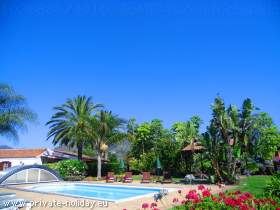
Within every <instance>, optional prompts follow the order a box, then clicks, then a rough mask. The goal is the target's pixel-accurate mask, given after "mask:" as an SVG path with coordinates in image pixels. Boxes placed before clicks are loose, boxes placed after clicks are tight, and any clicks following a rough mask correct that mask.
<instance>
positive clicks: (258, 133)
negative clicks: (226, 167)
mask: <svg viewBox="0 0 280 210" xmlns="http://www.w3.org/2000/svg"><path fill="white" fill-rule="evenodd" d="M254 118H255V119H254V121H255V123H254V126H253V129H252V132H251V144H250V148H249V152H250V157H251V158H254V159H256V158H258V157H259V158H261V159H262V160H271V159H273V158H274V155H275V152H276V151H277V150H278V148H280V132H279V130H278V128H277V126H276V125H275V124H274V122H273V120H272V118H271V117H270V116H269V115H268V114H267V113H265V112H261V113H259V114H257V115H255V116H254Z"/></svg>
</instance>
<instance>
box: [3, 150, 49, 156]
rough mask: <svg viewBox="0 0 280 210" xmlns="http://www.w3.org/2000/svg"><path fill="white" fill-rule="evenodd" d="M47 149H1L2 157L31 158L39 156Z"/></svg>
mask: <svg viewBox="0 0 280 210" xmlns="http://www.w3.org/2000/svg"><path fill="white" fill-rule="evenodd" d="M46 150H47V149H45V148H41V149H0V158H29V157H37V156H39V155H41V154H42V153H43V152H45V151H46Z"/></svg>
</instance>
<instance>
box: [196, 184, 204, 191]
mask: <svg viewBox="0 0 280 210" xmlns="http://www.w3.org/2000/svg"><path fill="white" fill-rule="evenodd" d="M197 189H198V190H201V191H202V190H204V189H205V187H204V185H198V187H197Z"/></svg>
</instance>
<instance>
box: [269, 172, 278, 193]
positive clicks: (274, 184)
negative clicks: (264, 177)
mask: <svg viewBox="0 0 280 210" xmlns="http://www.w3.org/2000/svg"><path fill="white" fill-rule="evenodd" d="M266 194H267V195H269V196H271V197H277V198H280V172H278V173H276V174H274V175H273V176H272V177H271V180H270V182H269V183H268V184H267V187H266Z"/></svg>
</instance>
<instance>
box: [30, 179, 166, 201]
mask: <svg viewBox="0 0 280 210" xmlns="http://www.w3.org/2000/svg"><path fill="white" fill-rule="evenodd" d="M29 189H31V190H33V191H38V192H46V193H55V194H60V195H69V196H74V197H80V198H90V199H97V200H107V201H121V200H127V199H130V198H137V197H142V196H145V195H151V196H153V195H154V194H156V193H158V192H160V190H161V189H160V188H149V187H136V186H119V185H100V184H76V183H75V184H74V183H73V184H72V183H70V184H57V185H38V186H33V187H31V188H29Z"/></svg>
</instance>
